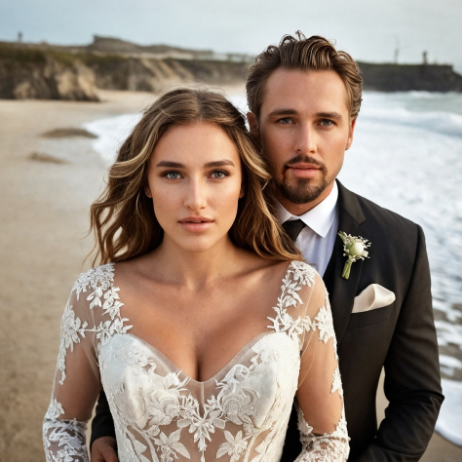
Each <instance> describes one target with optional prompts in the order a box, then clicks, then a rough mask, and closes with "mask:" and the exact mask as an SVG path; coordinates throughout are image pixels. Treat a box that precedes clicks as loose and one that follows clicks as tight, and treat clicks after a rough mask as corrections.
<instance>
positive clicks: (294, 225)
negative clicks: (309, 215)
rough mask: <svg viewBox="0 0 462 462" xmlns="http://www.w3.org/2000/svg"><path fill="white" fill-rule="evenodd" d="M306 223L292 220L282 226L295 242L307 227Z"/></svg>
mask: <svg viewBox="0 0 462 462" xmlns="http://www.w3.org/2000/svg"><path fill="white" fill-rule="evenodd" d="M305 226H306V225H305V223H303V221H302V220H290V221H285V222H284V223H283V224H282V227H283V228H284V231H285V232H286V233H287V234H288V235H289V237H290V238H291V239H292V240H293V241H294V242H295V240H296V239H297V237H298V235H299V234H300V232H301V230H302V229H303V228H304V227H305Z"/></svg>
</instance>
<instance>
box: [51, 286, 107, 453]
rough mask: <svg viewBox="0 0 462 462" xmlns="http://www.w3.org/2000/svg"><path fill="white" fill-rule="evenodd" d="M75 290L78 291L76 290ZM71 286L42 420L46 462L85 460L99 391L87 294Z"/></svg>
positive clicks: (91, 313) (93, 330)
mask: <svg viewBox="0 0 462 462" xmlns="http://www.w3.org/2000/svg"><path fill="white" fill-rule="evenodd" d="M76 289H77V290H76ZM78 292H79V290H78V286H77V285H76V286H74V289H73V291H72V292H71V295H70V297H69V301H68V303H67V305H66V308H65V311H64V314H63V317H62V320H61V344H60V350H59V356H58V364H57V368H56V375H55V379H54V384H53V392H52V396H51V403H50V406H49V408H48V412H47V413H46V415H45V419H44V421H43V444H44V448H45V454H46V460H47V462H57V461H63V462H64V461H68V460H72V461H75V462H77V461H78V462H84V461H85V462H86V461H88V454H87V447H86V438H85V430H86V423H87V421H88V420H89V419H90V417H91V412H92V409H93V405H94V402H95V400H96V397H97V395H98V393H99V391H100V389H101V384H100V379H99V373H98V367H97V360H96V354H95V351H94V340H95V334H96V329H95V323H94V316H93V312H92V310H90V309H89V306H88V305H89V302H88V301H87V295H88V294H87V293H80V294H79V293H78Z"/></svg>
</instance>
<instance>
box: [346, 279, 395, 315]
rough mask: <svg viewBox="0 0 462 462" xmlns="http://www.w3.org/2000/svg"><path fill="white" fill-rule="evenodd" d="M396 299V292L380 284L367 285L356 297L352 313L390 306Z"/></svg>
mask: <svg viewBox="0 0 462 462" xmlns="http://www.w3.org/2000/svg"><path fill="white" fill-rule="evenodd" d="M395 300H396V296H395V294H394V292H392V291H391V290H388V289H385V287H383V286H381V285H380V284H371V285H370V286H367V287H366V288H365V289H364V290H363V291H362V292H361V293H360V294H359V295H357V296H356V297H355V301H354V304H353V311H352V313H363V312H365V311H371V310H376V309H377V308H383V307H384V306H388V305H390V304H391V303H393V302H394V301H395Z"/></svg>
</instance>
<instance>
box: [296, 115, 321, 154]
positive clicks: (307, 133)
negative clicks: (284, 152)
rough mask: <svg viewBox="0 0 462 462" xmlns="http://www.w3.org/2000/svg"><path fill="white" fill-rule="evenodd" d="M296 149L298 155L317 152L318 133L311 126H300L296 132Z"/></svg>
mask: <svg viewBox="0 0 462 462" xmlns="http://www.w3.org/2000/svg"><path fill="white" fill-rule="evenodd" d="M294 148H295V151H296V152H297V153H300V154H309V153H315V152H316V133H315V131H314V130H313V127H311V124H308V123H306V124H300V125H299V126H298V129H297V130H296V132H295V139H294Z"/></svg>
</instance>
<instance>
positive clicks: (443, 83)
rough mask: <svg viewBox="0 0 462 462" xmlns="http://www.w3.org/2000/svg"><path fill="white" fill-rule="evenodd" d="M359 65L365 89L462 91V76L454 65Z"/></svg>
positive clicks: (361, 63) (359, 63) (360, 63)
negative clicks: (455, 70)
mask: <svg viewBox="0 0 462 462" xmlns="http://www.w3.org/2000/svg"><path fill="white" fill-rule="evenodd" d="M358 66H359V68H360V70H361V75H362V77H363V80H364V89H365V90H376V91H386V92H388V91H412V90H414V91H441V92H447V91H457V92H462V76H461V75H459V74H457V73H456V72H454V70H453V68H452V66H447V65H436V64H433V65H430V64H417V65H412V64H371V63H363V62H358Z"/></svg>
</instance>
